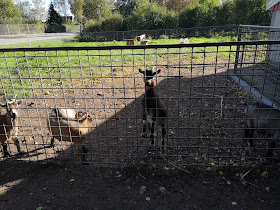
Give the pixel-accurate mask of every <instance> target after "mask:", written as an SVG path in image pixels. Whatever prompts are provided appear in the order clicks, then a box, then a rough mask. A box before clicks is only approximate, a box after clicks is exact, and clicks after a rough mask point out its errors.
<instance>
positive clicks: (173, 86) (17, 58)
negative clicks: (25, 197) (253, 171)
mask: <svg viewBox="0 0 280 210" xmlns="http://www.w3.org/2000/svg"><path fill="white" fill-rule="evenodd" d="M279 44H280V41H251V42H228V43H201V44H178V45H147V46H102V47H56V48H21V49H0V73H1V75H0V76H1V77H0V82H1V83H0V84H1V94H2V95H3V96H4V94H5V95H6V97H8V98H11V97H13V96H15V95H17V100H22V101H23V103H22V105H21V106H20V107H19V110H18V112H19V118H18V122H19V124H18V126H16V127H18V128H19V131H18V139H19V140H20V146H21V148H22V149H23V150H24V152H25V154H24V155H19V154H18V153H17V151H16V147H15V146H14V145H13V144H11V143H9V144H8V152H10V153H11V155H12V156H11V157H10V158H5V159H3V160H4V161H5V160H22V161H60V162H61V161H62V162H63V161H65V162H77V163H81V158H80V156H81V154H80V153H81V151H78V150H76V148H75V147H72V146H71V143H70V142H67V141H62V139H60V138H58V139H56V140H55V147H52V146H50V139H51V133H50V132H49V131H48V129H47V127H48V122H49V117H48V116H49V115H50V113H51V112H52V109H51V108H58V107H67V108H72V109H74V110H75V112H78V111H86V112H87V113H88V114H89V115H90V116H91V117H92V118H93V122H91V123H89V124H88V125H87V128H89V130H90V131H89V133H88V134H87V135H86V139H87V141H86V142H82V143H83V145H84V146H86V147H87V148H88V150H89V152H88V153H86V154H85V155H86V158H87V163H89V164H93V165H101V166H111V167H114V166H128V165H134V164H137V165H139V164H153V165H167V166H186V165H187V166H196V167H199V168H203V167H212V166H213V167H217V166H230V165H232V166H260V165H263V163H264V162H267V161H269V164H270V166H275V165H278V159H279V148H278V147H277V148H275V150H274V156H273V157H269V158H265V153H266V151H267V149H268V147H269V145H270V144H269V142H270V141H271V140H272V139H271V138H270V137H268V136H265V135H261V136H258V135H257V136H256V137H255V148H254V149H253V148H250V147H249V146H248V144H247V140H246V139H244V137H243V134H244V128H245V124H246V123H245V122H246V116H245V115H244V113H243V111H244V110H243V109H242V106H240V105H239V103H240V101H245V102H247V103H248V104H250V103H252V102H254V101H258V100H259V99H257V98H256V97H255V96H253V95H252V94H251V93H250V92H247V91H245V90H244V89H243V88H241V87H240V86H244V87H245V88H247V89H252V88H254V85H252V84H245V85H244V84H243V83H242V82H241V80H239V79H237V80H235V82H237V84H236V83H234V82H233V81H232V80H231V78H234V77H237V78H240V74H243V73H245V74H246V72H248V70H247V69H246V68H245V69H244V68H243V67H244V65H246V66H248V67H250V69H251V71H250V76H251V77H254V76H257V75H258V74H259V72H260V70H259V66H262V69H261V73H263V72H266V71H267V70H269V69H270V66H269V63H268V62H267V61H266V60H265V59H266V54H267V52H268V50H269V49H270V48H269V46H271V45H279ZM238 46H239V47H240V48H241V49H242V50H243V52H244V53H245V55H246V57H244V59H243V60H240V59H239V60H238V62H242V67H241V68H239V66H240V63H238V65H237V67H238V68H239V69H238V71H237V69H236V68H235V67H236V65H235V64H236V61H237V60H236V49H237V47H238ZM246 46H250V48H248V47H246ZM153 66H155V69H157V70H158V69H161V72H160V73H159V74H158V75H156V76H155V81H156V83H157V86H156V87H155V90H156V92H157V94H158V95H159V97H160V98H162V100H163V101H164V103H165V105H166V107H167V112H168V115H167V119H166V127H167V136H166V147H165V148H162V147H161V145H160V142H161V135H160V133H159V132H156V133H157V134H159V135H158V137H156V144H155V146H151V145H150V139H149V138H142V137H141V132H142V107H141V100H142V98H143V97H144V92H145V85H144V82H143V75H142V74H140V73H139V71H138V69H139V68H140V69H145V68H146V67H148V68H152V67H153ZM278 72H279V71H278ZM238 74H239V75H238ZM276 76H278V73H277V74H276ZM275 94H277V92H275ZM2 103H4V102H3V101H2ZM1 113H2V114H4V113H5V110H1ZM79 129H83V128H82V126H81V127H80V128H79ZM6 135H7V134H2V136H6ZM2 143H4V142H2ZM58 151H59V152H58ZM82 152H83V153H84V152H85V151H84V150H83V151H82Z"/></svg>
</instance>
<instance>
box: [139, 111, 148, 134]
mask: <svg viewBox="0 0 280 210" xmlns="http://www.w3.org/2000/svg"><path fill="white" fill-rule="evenodd" d="M147 136H148V135H147V116H146V115H144V114H143V131H142V133H141V137H143V138H145V137H147Z"/></svg>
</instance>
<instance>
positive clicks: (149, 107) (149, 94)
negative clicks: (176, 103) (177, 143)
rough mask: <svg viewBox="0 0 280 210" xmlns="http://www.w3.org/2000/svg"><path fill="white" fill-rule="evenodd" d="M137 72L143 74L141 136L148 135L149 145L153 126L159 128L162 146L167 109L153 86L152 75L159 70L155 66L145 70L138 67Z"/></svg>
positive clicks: (153, 136) (153, 135)
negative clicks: (143, 93)
mask: <svg viewBox="0 0 280 210" xmlns="http://www.w3.org/2000/svg"><path fill="white" fill-rule="evenodd" d="M139 72H140V73H141V74H143V75H144V82H145V95H144V98H143V99H142V108H143V109H142V111H143V132H142V134H141V136H142V137H150V138H151V145H154V144H155V140H154V138H155V136H156V135H155V126H156V127H159V128H161V135H162V141H161V145H162V147H164V146H165V145H164V144H165V142H164V138H165V135H166V126H165V121H166V117H167V109H166V107H165V105H164V103H163V101H162V100H161V99H160V98H159V97H158V95H157V90H156V87H155V80H154V77H155V76H156V75H157V74H159V73H160V72H161V70H160V69H158V70H156V68H155V67H153V68H152V69H149V68H148V67H147V68H146V70H144V71H143V70H141V69H139Z"/></svg>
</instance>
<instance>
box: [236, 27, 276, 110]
mask: <svg viewBox="0 0 280 210" xmlns="http://www.w3.org/2000/svg"><path fill="white" fill-rule="evenodd" d="M238 40H239V41H251V40H257V41H259V40H280V28H277V27H270V26H252V25H240V27H239V32H238ZM279 47H280V46H279V45H277V44H275V45H274V44H272V45H270V46H269V49H267V46H250V45H247V46H245V45H243V46H240V47H238V49H237V51H238V53H237V60H239V61H238V62H237V63H238V64H239V66H238V69H237V70H236V71H240V69H241V68H242V69H243V70H242V71H241V72H238V73H237V74H239V75H240V78H242V79H243V80H244V81H245V82H246V83H249V84H251V86H254V87H255V88H256V90H257V91H258V92H259V94H260V95H262V97H263V98H266V99H265V100H269V101H271V102H270V103H273V104H274V105H276V106H279V102H280V98H279V87H278V80H279V78H278V73H279V62H280V53H279V51H280V48H279ZM245 48H246V49H245ZM263 50H267V53H266V54H264V55H263V56H265V58H264V57H258V56H256V57H257V59H259V60H257V61H252V60H251V58H252V56H251V55H250V53H256V54H261V52H262V51H263ZM263 60H265V61H266V62H262V61H263ZM252 62H256V65H253V66H252V65H251V63H252ZM237 63H236V65H237ZM265 65H269V67H265Z"/></svg>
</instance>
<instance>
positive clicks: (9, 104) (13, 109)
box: [0, 96, 23, 157]
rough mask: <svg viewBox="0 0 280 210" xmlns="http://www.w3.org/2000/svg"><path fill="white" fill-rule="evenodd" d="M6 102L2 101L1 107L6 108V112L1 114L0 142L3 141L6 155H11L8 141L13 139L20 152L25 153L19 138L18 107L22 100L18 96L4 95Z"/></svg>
mask: <svg viewBox="0 0 280 210" xmlns="http://www.w3.org/2000/svg"><path fill="white" fill-rule="evenodd" d="M4 100H5V101H6V103H4V104H2V103H0V105H1V107H3V108H6V114H5V115H0V143H2V147H3V152H4V157H7V156H10V153H9V152H8V148H7V147H8V145H7V141H9V140H12V141H13V142H14V144H15V145H16V147H17V150H18V153H19V154H23V151H22V150H21V149H20V145H19V140H18V138H17V134H18V127H19V123H18V119H19V114H18V109H19V106H20V104H21V103H22V101H21V100H20V101H17V100H16V96H15V97H14V98H12V99H7V98H6V97H4Z"/></svg>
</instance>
